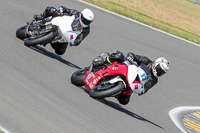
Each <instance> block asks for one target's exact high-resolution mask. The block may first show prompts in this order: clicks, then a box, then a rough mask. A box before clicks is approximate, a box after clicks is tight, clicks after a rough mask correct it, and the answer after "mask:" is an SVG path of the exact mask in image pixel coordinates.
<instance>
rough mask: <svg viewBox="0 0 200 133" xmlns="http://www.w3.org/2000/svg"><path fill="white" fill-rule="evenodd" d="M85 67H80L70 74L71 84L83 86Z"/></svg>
mask: <svg viewBox="0 0 200 133" xmlns="http://www.w3.org/2000/svg"><path fill="white" fill-rule="evenodd" d="M85 72H86V70H85V69H80V70H78V71H76V72H74V73H73V74H72V76H71V82H72V84H74V85H76V86H83V85H84V81H83V80H84V78H85Z"/></svg>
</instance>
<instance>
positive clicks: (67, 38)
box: [51, 16, 81, 42]
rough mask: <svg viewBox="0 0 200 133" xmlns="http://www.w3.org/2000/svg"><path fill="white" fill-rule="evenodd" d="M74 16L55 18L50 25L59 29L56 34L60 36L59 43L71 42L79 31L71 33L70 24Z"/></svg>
mask: <svg viewBox="0 0 200 133" xmlns="http://www.w3.org/2000/svg"><path fill="white" fill-rule="evenodd" d="M74 19H75V16H62V17H60V16H59V17H55V18H53V19H52V21H51V23H52V24H53V25H56V26H58V27H59V29H58V32H59V33H60V34H61V35H62V39H60V40H59V42H73V41H74V40H75V39H76V37H77V36H78V35H79V34H80V33H81V31H73V29H72V26H71V24H72V23H73V21H74Z"/></svg>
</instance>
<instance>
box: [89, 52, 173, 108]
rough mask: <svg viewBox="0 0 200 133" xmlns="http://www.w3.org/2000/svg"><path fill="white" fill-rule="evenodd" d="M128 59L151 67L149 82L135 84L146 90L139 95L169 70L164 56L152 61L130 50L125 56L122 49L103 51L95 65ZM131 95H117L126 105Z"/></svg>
mask: <svg viewBox="0 0 200 133" xmlns="http://www.w3.org/2000/svg"><path fill="white" fill-rule="evenodd" d="M126 60H128V61H129V62H130V63H132V64H134V63H135V62H136V63H137V64H138V66H139V65H140V64H142V63H143V64H145V65H146V66H147V67H148V68H149V70H150V72H151V77H150V78H149V79H148V81H147V82H145V84H144V85H141V84H138V85H135V87H136V88H144V91H142V92H141V93H139V94H138V95H139V96H141V95H143V94H145V93H146V92H147V91H148V90H149V89H150V88H152V87H153V86H154V85H155V84H157V82H158V77H161V76H162V75H164V74H165V73H166V72H167V71H168V70H169V62H168V61H167V60H166V59H165V58H164V57H160V58H158V59H156V60H154V61H152V60H150V59H149V58H148V57H146V56H142V55H136V54H134V53H132V52H129V53H128V54H127V56H126V57H125V56H124V55H123V53H122V52H120V51H114V52H113V53H112V54H110V55H109V53H106V52H105V53H103V54H102V55H101V56H98V57H97V58H95V59H94V60H93V66H94V67H100V66H103V65H104V64H109V63H112V62H115V61H117V62H118V63H123V62H124V61H126ZM136 88H135V89H136ZM130 97H131V95H127V96H119V97H117V100H118V101H119V103H120V104H123V105H126V104H128V103H129V101H130Z"/></svg>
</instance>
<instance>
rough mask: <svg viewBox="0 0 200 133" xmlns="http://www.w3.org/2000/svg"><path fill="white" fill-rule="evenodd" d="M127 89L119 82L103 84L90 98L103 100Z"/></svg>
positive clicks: (91, 93)
mask: <svg viewBox="0 0 200 133" xmlns="http://www.w3.org/2000/svg"><path fill="white" fill-rule="evenodd" d="M124 89H125V86H124V83H123V82H121V81H119V82H116V83H113V84H111V83H108V82H107V83H101V84H100V85H98V86H96V87H95V88H93V89H92V90H91V91H90V96H91V97H92V98H95V99H101V98H105V97H110V96H112V95H116V94H118V93H120V92H121V91H123V90H124Z"/></svg>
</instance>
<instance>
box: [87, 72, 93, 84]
mask: <svg viewBox="0 0 200 133" xmlns="http://www.w3.org/2000/svg"><path fill="white" fill-rule="evenodd" d="M91 77H92V75H91V74H89V75H88V76H87V78H86V82H88V80H89V79H90V78H91Z"/></svg>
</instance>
